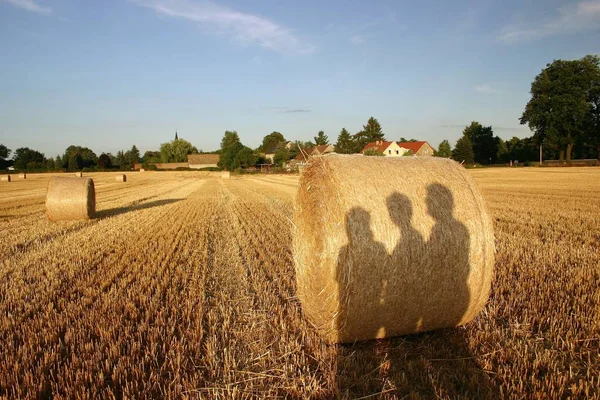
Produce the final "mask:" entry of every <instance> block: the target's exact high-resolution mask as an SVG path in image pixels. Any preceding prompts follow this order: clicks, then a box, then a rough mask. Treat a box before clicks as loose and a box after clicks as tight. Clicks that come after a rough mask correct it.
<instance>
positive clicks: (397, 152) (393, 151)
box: [360, 140, 408, 157]
mask: <svg viewBox="0 0 600 400" xmlns="http://www.w3.org/2000/svg"><path fill="white" fill-rule="evenodd" d="M370 149H373V150H375V151H378V152H380V153H382V154H383V155H384V156H386V157H401V156H403V155H404V153H406V152H407V151H408V150H407V149H406V148H402V147H400V146H398V143H396V142H386V141H383V140H377V141H375V142H371V143H367V145H366V146H365V147H364V148H363V149H362V150H361V152H360V153H361V154H364V153H365V151H367V150H370Z"/></svg>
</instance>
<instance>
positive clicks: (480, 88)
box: [475, 83, 500, 94]
mask: <svg viewBox="0 0 600 400" xmlns="http://www.w3.org/2000/svg"><path fill="white" fill-rule="evenodd" d="M475 91H476V92H477V93H483V94H498V93H500V90H498V89H496V88H495V87H493V86H492V85H490V84H488V83H484V84H482V85H476V86H475Z"/></svg>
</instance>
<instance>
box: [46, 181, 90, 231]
mask: <svg viewBox="0 0 600 400" xmlns="http://www.w3.org/2000/svg"><path fill="white" fill-rule="evenodd" d="M95 212H96V191H95V189H94V181H93V180H92V179H91V178H66V177H56V176H55V177H52V178H50V181H49V182H48V194H47V195H46V215H47V216H48V219H49V220H50V221H61V220H82V219H91V218H93V217H94V214H95Z"/></svg>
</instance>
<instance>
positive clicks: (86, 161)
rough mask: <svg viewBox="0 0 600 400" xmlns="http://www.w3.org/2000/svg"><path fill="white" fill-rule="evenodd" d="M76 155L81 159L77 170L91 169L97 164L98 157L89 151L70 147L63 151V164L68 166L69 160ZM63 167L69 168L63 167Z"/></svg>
mask: <svg viewBox="0 0 600 400" xmlns="http://www.w3.org/2000/svg"><path fill="white" fill-rule="evenodd" d="M77 154H79V156H80V158H81V167H80V168H79V169H81V168H89V167H93V166H95V165H96V164H97V163H98V157H97V156H96V153H94V152H93V151H92V150H91V149H89V148H87V147H82V146H74V145H71V146H69V147H67V149H66V150H65V154H64V156H63V164H64V163H67V164H68V163H69V161H70V160H71V158H73V156H75V155H77ZM63 167H69V166H68V165H63Z"/></svg>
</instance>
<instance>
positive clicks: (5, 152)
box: [0, 143, 11, 169]
mask: <svg viewBox="0 0 600 400" xmlns="http://www.w3.org/2000/svg"><path fill="white" fill-rule="evenodd" d="M10 153H11V150H10V149H9V148H8V147H6V146H5V145H3V144H1V143H0V169H5V168H7V167H8V166H9V161H8V157H9V156H10Z"/></svg>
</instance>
